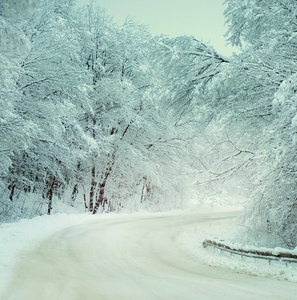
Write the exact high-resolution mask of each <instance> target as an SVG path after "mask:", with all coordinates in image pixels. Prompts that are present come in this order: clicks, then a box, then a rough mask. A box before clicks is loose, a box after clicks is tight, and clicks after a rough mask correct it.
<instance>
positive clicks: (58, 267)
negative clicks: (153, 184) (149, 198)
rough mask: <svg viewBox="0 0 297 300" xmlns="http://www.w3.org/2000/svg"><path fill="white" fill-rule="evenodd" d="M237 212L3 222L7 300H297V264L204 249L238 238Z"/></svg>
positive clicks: (1, 273)
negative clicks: (218, 239) (211, 240)
mask: <svg viewBox="0 0 297 300" xmlns="http://www.w3.org/2000/svg"><path fill="white" fill-rule="evenodd" d="M237 213H238V212H237V211H206V210H204V211H196V212H189V211H188V212H171V213H162V214H132V215H115V214H111V215H104V216H103V215H98V216H92V215H62V214H61V215H54V216H51V217H48V216H45V217H39V218H35V219H33V220H23V221H20V222H18V223H14V224H4V225H1V227H0V241H1V248H0V279H1V280H0V295H3V296H2V297H0V299H3V300H8V299H14V300H29V299H30V300H34V299H38V300H43V299H55V300H68V299H69V300H70V299H71V300H80V299H81V300H86V299H88V300H92V299H94V300H95V299H232V298H234V299H296V295H297V287H296V283H294V281H295V282H296V281H297V266H288V267H286V266H285V265H281V264H279V263H275V264H273V265H271V266H269V265H268V263H267V262H266V263H265V262H262V261H256V262H254V261H253V260H249V259H245V260H242V259H241V258H239V257H235V256H232V257H230V256H228V255H222V254H220V253H219V251H214V250H212V249H210V248H209V249H203V247H202V246H201V242H202V241H203V240H204V239H205V238H208V237H211V236H214V235H221V236H226V233H227V234H229V233H230V231H231V228H232V226H233V224H234V216H236V215H237ZM209 265H210V266H212V267H209ZM250 275H252V276H250ZM256 276H258V277H256ZM290 281H292V282H290ZM198 295H199V296H198Z"/></svg>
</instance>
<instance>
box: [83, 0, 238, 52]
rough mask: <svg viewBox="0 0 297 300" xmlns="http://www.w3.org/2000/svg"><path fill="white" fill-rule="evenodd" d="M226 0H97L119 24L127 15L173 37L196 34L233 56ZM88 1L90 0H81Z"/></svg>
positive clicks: (217, 48) (158, 32)
mask: <svg viewBox="0 0 297 300" xmlns="http://www.w3.org/2000/svg"><path fill="white" fill-rule="evenodd" d="M223 1H224V0H94V3H96V4H98V5H99V6H101V7H104V8H105V9H106V11H107V13H108V14H110V15H112V16H113V17H114V21H115V22H117V23H120V24H121V23H123V22H124V21H125V19H126V17H127V16H129V17H133V18H134V20H136V21H138V22H140V23H143V24H146V25H149V28H150V31H151V33H153V34H167V35H170V36H172V37H176V36H180V35H192V36H194V37H195V38H196V39H198V40H200V41H203V42H204V43H209V44H210V45H212V46H213V47H214V48H215V49H216V50H217V51H218V52H219V53H221V54H223V55H226V56H230V55H231V54H232V52H235V51H236V49H234V48H232V47H231V46H226V43H227V42H226V41H225V38H224V34H225V32H226V30H227V28H226V27H225V26H224V16H223V11H224V7H223ZM78 3H79V4H88V3H89V0H78Z"/></svg>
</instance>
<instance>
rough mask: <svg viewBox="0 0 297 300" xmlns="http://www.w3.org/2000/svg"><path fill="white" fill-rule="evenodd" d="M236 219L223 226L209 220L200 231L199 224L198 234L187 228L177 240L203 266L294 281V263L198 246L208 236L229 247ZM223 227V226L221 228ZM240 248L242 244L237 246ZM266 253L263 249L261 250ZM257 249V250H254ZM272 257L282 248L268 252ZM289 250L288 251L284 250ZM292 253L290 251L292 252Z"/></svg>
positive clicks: (295, 275) (296, 268)
mask: <svg viewBox="0 0 297 300" xmlns="http://www.w3.org/2000/svg"><path fill="white" fill-rule="evenodd" d="M235 222H236V220H235V219H234V220H231V221H229V222H228V223H226V221H225V220H218V221H211V222H207V223H205V224H204V228H203V230H201V229H200V228H201V226H200V225H199V229H200V230H199V231H197V229H196V228H192V229H189V230H188V231H187V232H183V233H182V234H181V235H180V237H179V241H180V242H181V243H183V244H184V246H185V247H186V248H187V249H188V251H190V252H191V253H192V255H195V256H198V257H199V258H200V259H201V260H202V261H203V262H204V263H205V264H207V265H209V266H212V267H219V268H227V269H231V270H233V271H235V272H242V273H247V274H249V275H251V276H261V277H270V278H275V279H278V280H287V281H292V282H297V265H296V264H295V263H291V264H290V263H288V264H286V263H284V262H281V261H270V262H269V261H268V260H262V259H256V258H250V257H243V256H239V255H234V254H230V253H228V252H224V251H220V250H219V249H216V248H214V247H207V248H204V247H203V245H202V243H203V241H205V240H206V239H209V238H210V237H211V240H216V239H217V240H219V239H223V240H224V244H228V245H230V246H231V245H232V247H234V244H233V243H232V242H230V243H228V240H229V241H232V237H233V236H234V232H235V231H236V229H235V227H234V225H235ZM223 224H224V225H223ZM237 246H238V247H243V245H237ZM244 248H245V249H248V250H255V247H248V246H245V247H244ZM261 249H262V250H267V248H261ZM257 250H258V248H257ZM270 250H271V251H272V252H273V253H274V254H277V253H279V251H282V252H284V251H285V249H283V248H275V249H270ZM288 251H289V250H288ZM295 251H296V250H294V251H290V253H291V252H294V253H295Z"/></svg>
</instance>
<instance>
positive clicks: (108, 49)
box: [0, 0, 297, 248]
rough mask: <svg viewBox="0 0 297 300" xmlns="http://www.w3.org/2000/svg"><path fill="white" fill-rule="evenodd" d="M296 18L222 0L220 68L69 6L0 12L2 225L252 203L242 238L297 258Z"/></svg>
mask: <svg viewBox="0 0 297 300" xmlns="http://www.w3.org/2000/svg"><path fill="white" fill-rule="evenodd" d="M296 10H297V8H296V5H295V3H294V1H282V3H280V2H279V1H277V0H275V1H271V0H266V1H258V0H253V1H250V2H249V4H245V3H243V2H242V1H240V0H227V1H226V12H225V16H226V21H227V23H228V24H229V31H228V33H227V35H228V39H229V41H230V42H231V43H232V44H233V45H237V46H242V45H244V47H243V50H242V53H241V54H239V55H235V54H234V55H233V56H232V57H231V58H225V57H223V56H221V55H220V54H218V53H217V52H216V51H215V50H214V49H213V48H212V47H211V46H208V45H204V44H203V43H201V42H200V41H197V40H196V39H195V38H193V37H188V36H183V37H179V38H169V37H167V36H158V37H154V36H152V35H151V34H150V32H149V31H148V29H147V28H146V27H145V26H143V25H141V24H138V23H136V22H134V21H132V20H126V22H125V23H124V24H123V25H117V24H114V23H113V22H112V18H111V17H110V16H108V15H107V14H106V13H105V12H104V10H103V9H101V8H97V7H94V6H92V5H87V6H86V7H84V8H77V7H76V6H75V1H71V0H62V1H49V0H39V1H33V0H23V1H18V3H13V1H4V3H3V4H1V5H0V22H1V28H0V35H1V44H0V70H1V71H0V72H1V75H0V76H1V82H0V101H1V107H2V109H1V111H0V122H1V124H0V166H1V168H0V172H1V173H0V193H1V198H0V199H1V200H0V205H1V206H0V214H1V219H2V220H6V221H7V220H11V219H15V218H19V217H32V216H35V215H40V214H45V213H48V214H50V213H51V211H52V209H54V210H55V207H56V206H59V209H60V210H61V209H62V208H61V207H62V205H63V206H64V209H65V210H67V209H69V207H73V208H75V209H76V210H80V211H89V212H92V213H97V212H99V211H100V212H101V211H114V210H121V209H130V210H137V209H142V208H146V209H151V210H164V209H172V208H182V207H184V206H186V205H188V203H189V202H190V201H196V203H197V204H200V205H203V203H204V202H205V201H208V203H211V202H212V201H216V200H215V199H218V198H220V197H226V196H225V193H226V189H227V187H230V186H231V189H233V187H234V189H237V190H238V191H239V194H240V192H241V191H243V190H244V191H245V193H246V194H249V195H251V199H252V200H251V201H249V203H248V205H247V208H246V210H245V211H244V214H243V215H242V222H243V223H244V225H245V226H246V227H247V228H248V232H249V234H248V237H249V238H254V239H255V241H257V240H259V241H261V243H265V244H269V243H270V244H275V245H286V246H287V247H291V248H292V247H295V246H296V241H297V239H296V234H297V232H296V229H297V226H296V186H297V185H296V153H297V152H296V126H297V117H296V107H297V105H296V91H297V89H296V79H295V77H296V75H295V73H296V63H297V57H296V56H297V54H296V53H297V52H296V32H297V28H296V27H297V22H296V21H295V19H296Z"/></svg>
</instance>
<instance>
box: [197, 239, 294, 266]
mask: <svg viewBox="0 0 297 300" xmlns="http://www.w3.org/2000/svg"><path fill="white" fill-rule="evenodd" d="M202 244H203V247H204V248H206V247H214V248H217V249H219V250H221V251H225V252H229V253H231V254H235V255H240V256H245V257H251V258H256V259H266V260H268V261H269V263H270V261H281V262H284V263H286V264H287V263H297V251H296V250H289V249H284V248H274V249H270V248H265V247H248V246H243V245H240V244H235V243H234V244H233V243H228V242H224V241H223V240H220V241H217V240H205V241H204V242H203V243H202Z"/></svg>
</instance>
